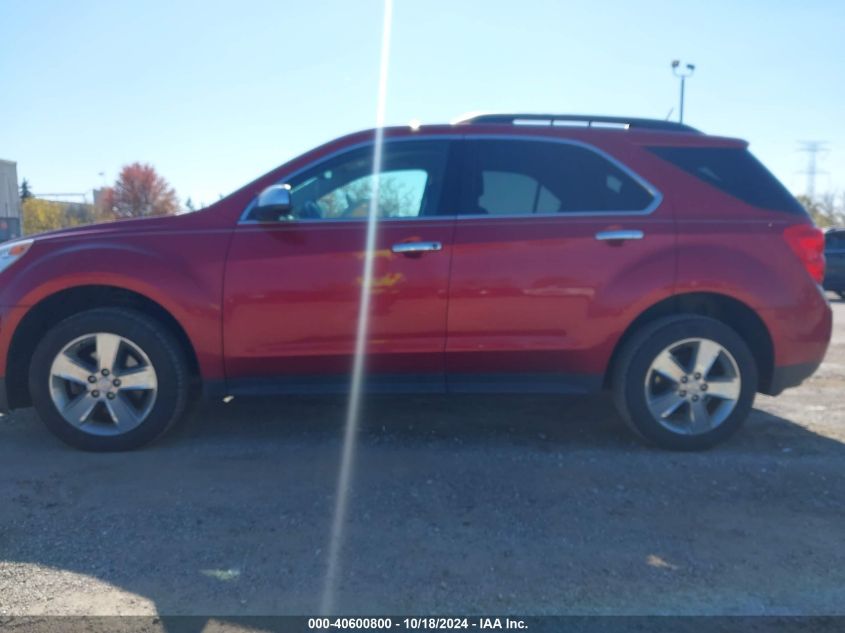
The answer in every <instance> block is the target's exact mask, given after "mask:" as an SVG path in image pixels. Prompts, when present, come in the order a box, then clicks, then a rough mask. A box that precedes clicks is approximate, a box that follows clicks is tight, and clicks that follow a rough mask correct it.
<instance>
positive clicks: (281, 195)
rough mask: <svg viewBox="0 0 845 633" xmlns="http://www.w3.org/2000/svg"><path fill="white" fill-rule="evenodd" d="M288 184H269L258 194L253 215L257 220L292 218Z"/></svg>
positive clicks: (269, 220)
mask: <svg viewBox="0 0 845 633" xmlns="http://www.w3.org/2000/svg"><path fill="white" fill-rule="evenodd" d="M291 211H292V203H291V199H290V185H270V186H269V187H267V188H266V189H265V190H264V191H262V192H261V193H260V194H259V195H258V199H257V200H256V201H255V209H254V210H253V216H254V217H255V219H256V220H258V221H259V222H278V221H279V220H286V219H288V220H289V219H293V218H292V217H291V215H290V213H291Z"/></svg>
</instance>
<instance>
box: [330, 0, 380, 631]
mask: <svg viewBox="0 0 845 633" xmlns="http://www.w3.org/2000/svg"><path fill="white" fill-rule="evenodd" d="M392 21H393V0H385V2H384V23H383V26H382V37H381V62H380V65H379V83H378V98H377V106H376V132H375V147H374V152H373V178H372V190H371V194H370V205H369V210H368V213H367V236H366V245H365V250H364V270H363V274H362V278H361V299H360V303H359V308H358V327H357V332H356V338H355V359H354V362H353V365H352V381H351V385H350V388H349V402H348V404H347V409H346V423H345V428H344V435H343V450H342V453H341V461H340V470H339V473H338V480H337V490H336V495H335V509H334V518H333V520H332V527H331V536H330V540H329V552H328V557H329V558H328V567H327V570H326V578H325V584H324V587H323V597H322V601H321V608H320V612H321V613H323V614H325V615H328V614H330V613H332V611H333V610H334V603H335V596H336V593H337V585H338V576H339V574H340V556H341V550H342V544H343V528H344V526H345V524H346V514H347V509H348V504H349V492H350V484H351V483H352V472H353V469H354V465H355V449H356V440H357V435H358V427H359V424H360V418H361V400H362V394H363V387H364V380H365V378H366V375H365V373H366V364H365V359H366V354H367V342H368V335H369V325H370V301H371V298H372V288H373V264H374V261H375V252H376V245H377V244H376V238H377V236H378V212H379V185H380V172H381V166H382V155H383V150H384V120H385V107H386V102H387V72H388V62H389V59H390V32H391V25H392Z"/></svg>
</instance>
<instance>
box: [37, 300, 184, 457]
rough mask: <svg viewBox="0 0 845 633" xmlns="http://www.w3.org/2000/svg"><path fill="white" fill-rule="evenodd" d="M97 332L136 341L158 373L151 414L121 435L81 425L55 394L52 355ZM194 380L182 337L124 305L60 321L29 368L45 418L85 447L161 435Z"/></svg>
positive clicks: (124, 444) (140, 442)
mask: <svg viewBox="0 0 845 633" xmlns="http://www.w3.org/2000/svg"><path fill="white" fill-rule="evenodd" d="M97 332H103V333H108V334H115V335H118V336H121V337H124V338H125V339H128V340H130V341H132V342H133V343H134V344H136V345H137V346H138V347H139V348H140V349H141V350H142V351H143V352H144V353H145V354H146V355H147V356H148V358H149V361H150V363H151V364H152V366H153V368H154V370H155V372H156V375H157V381H158V384H157V394H156V398H155V401H154V404H153V405H152V408H151V409H150V410H149V414H148V415H147V417H146V418H144V419H143V421H142V422H141V423H140V424H139V425H138V426H137V427H135V428H133V429H132V430H130V431H127V432H125V433H122V434H118V435H94V434H91V433H86V432H85V431H82V430H80V429H79V428H78V427H75V426H74V425H72V424H71V423H70V422H68V421H66V420H65V418H64V417H63V416H62V414H61V413H59V410H58V409H57V407H56V405H55V404H54V402H53V398H52V396H51V390H50V381H51V378H50V373H51V366H52V363H53V360H54V359H55V358H56V356H57V355H58V354H59V353H60V352H61V351H62V350H63V349H64V348H65V346H66V345H68V344H69V343H70V342H71V341H74V340H76V339H78V338H80V337H84V336H87V335H89V334H93V333H97ZM189 386H190V377H189V371H188V365H187V362H186V360H185V354H184V351H183V350H182V348H181V346H180V345H179V343H178V341H177V340H176V339H175V338H174V337H173V335H171V334H170V332H169V331H168V330H167V329H166V328H165V327H163V326H162V325H161V324H160V323H158V322H157V321H155V320H154V319H151V318H149V317H147V316H146V315H144V314H142V313H139V312H136V311H134V310H129V309H124V308H99V309H94V310H90V311H87V312H81V313H79V314H76V315H74V316H72V317H69V318H67V319H65V320H64V321H62V322H60V323H59V324H58V325H56V326H54V327H53V328H52V329H50V330H49V331H48V332H47V334H46V335H45V336H44V338H43V339H42V340H41V342H40V343H39V344H38V346H37V347H36V349H35V352H34V353H33V356H32V362H31V364H30V371H29V389H30V394H31V395H32V402H33V405H34V406H35V409H36V411H37V412H38V414H39V416H40V417H41V419H42V420H43V421H44V424H45V425H46V426H47V428H48V429H50V431H52V432H53V433H54V434H55V435H56V436H58V437H59V438H60V439H61V440H63V441H64V442H66V443H67V444H70V445H71V446H73V447H75V448H78V449H81V450H85V451H98V452H104V451H127V450H132V449H136V448H139V447H141V446H144V445H146V444H148V443H150V442H152V441H153V440H155V439H157V438H159V437H160V436H162V435H163V434H164V433H166V432H167V431H168V430H169V429H170V428H171V427H172V426H173V425H174V424H175V423H176V422H177V421H178V420H179V419H180V417H181V416H182V414H183V412H184V411H185V408H186V405H187V404H188V394H189Z"/></svg>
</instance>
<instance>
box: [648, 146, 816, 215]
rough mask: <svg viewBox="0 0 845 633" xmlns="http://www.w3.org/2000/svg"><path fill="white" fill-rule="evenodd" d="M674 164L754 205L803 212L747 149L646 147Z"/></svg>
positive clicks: (799, 204)
mask: <svg viewBox="0 0 845 633" xmlns="http://www.w3.org/2000/svg"><path fill="white" fill-rule="evenodd" d="M649 149H650V150H651V151H652V152H653V153H655V154H657V155H658V156H659V157H660V158H662V159H664V160H667V161H669V162H670V163H672V164H673V165H675V166H676V167H680V168H681V169H683V170H684V171H685V172H687V173H689V174H692V175H693V176H695V177H696V178H699V179H700V180H703V181H704V182H706V183H707V184H709V185H712V186H714V187H716V188H717V189H720V190H722V191H724V192H725V193H728V194H730V195H732V196H733V197H735V198H739V199H740V200H742V201H743V202H746V203H748V204H750V205H753V206H755V207H762V208H764V209H772V210H774V211H785V212H786V213H793V214H796V215H806V211H805V210H804V207H802V206H801V203H800V202H798V201H797V200H796V199H795V198H794V197H793V196H792V194H791V193H789V191H787V189H786V187H784V186H783V185H782V184H781V183H780V181H779V180H778V179H777V178H775V177H774V176H773V175H772V173H771V172H770V171H769V170H768V169H766V168H765V167H764V166H763V164H762V163H761V162H760V161H759V160H757V159H756V158H754V155H753V154H752V153H751V152H749V151H748V150H747V149H740V148H734V147H650V148H649Z"/></svg>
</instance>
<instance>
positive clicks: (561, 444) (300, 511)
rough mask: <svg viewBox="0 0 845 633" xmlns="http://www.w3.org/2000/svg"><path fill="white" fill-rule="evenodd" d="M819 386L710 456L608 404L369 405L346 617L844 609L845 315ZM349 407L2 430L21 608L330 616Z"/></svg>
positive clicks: (287, 407)
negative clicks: (326, 582) (74, 444)
mask: <svg viewBox="0 0 845 633" xmlns="http://www.w3.org/2000/svg"><path fill="white" fill-rule="evenodd" d="M834 309H835V317H834V319H835V328H836V331H835V334H834V341H833V344H832V346H831V349H830V352H829V354H828V358H827V359H826V362H825V364H824V365H823V366H822V368H821V369H820V371H819V372H818V373H817V374H816V375H815V376H814V377H813V378H812V380H810V381H809V382H807V383H806V384H805V385H804V386H802V387H801V388H799V389H795V390H792V391H789V392H787V393H786V394H784V395H783V396H781V397H779V398H768V397H764V396H760V397H759V398H758V400H757V404H756V408H755V411H754V413H753V414H752V417H751V419H750V420H749V423H748V424H747V425H746V426H745V427H744V429H743V430H742V431H741V432H740V433H739V434H738V435H737V436H736V438H735V439H733V440H732V441H731V442H729V443H728V444H726V445H724V446H722V447H720V448H718V449H715V450H713V451H710V452H707V453H700V454H678V453H667V452H661V451H659V450H655V449H652V448H649V447H645V446H642V445H640V444H639V443H637V442H635V441H634V440H632V439H631V437H630V436H629V435H628V433H627V431H626V430H625V429H624V427H623V425H622V423H621V422H620V421H619V418H618V417H617V415H616V414H615V412H614V411H613V409H612V406H611V404H610V403H609V402H608V399H607V398H605V397H599V398H582V399H575V398H561V397H537V396H529V397H505V396H495V397H488V396H484V397H481V396H453V397H450V398H446V397H431V396H426V397H402V398H398V397H397V398H393V397H391V398H380V399H374V400H372V401H370V402H369V403H368V405H367V410H366V415H365V423H364V428H363V430H362V434H361V439H360V447H359V452H358V459H357V468H356V471H355V480H354V492H353V494H352V496H351V499H350V506H349V511H350V521H349V524H348V528H347V531H346V540H345V547H344V550H343V552H344V555H343V558H342V565H341V571H342V573H341V579H340V583H339V592H338V595H337V598H336V606H337V609H338V610H339V611H342V612H345V613H371V614H372V613H393V614H397V613H417V614H420V613H449V612H451V613H456V612H460V613H482V614H484V613H508V612H513V613H526V614H544V613H548V614H558V613H566V614H623V613H624V614H716V613H719V614H763V613H765V614H845V544H843V536H845V400H843V396H845V389H843V387H845V303H843V302H841V301H838V300H837V301H834ZM343 411H344V402H343V401H342V400H340V399H338V400H328V401H327V400H325V399H317V398H298V399H289V400H275V401H270V400H266V401H264V400H262V401H246V400H244V401H239V402H234V403H232V404H230V405H225V406H224V405H206V406H203V407H202V408H201V409H200V410H199V411H198V412H197V414H196V416H195V417H194V419H193V420H192V421H191V422H190V423H189V424H188V425H186V426H185V427H184V428H182V429H181V430H180V431H178V432H177V433H175V434H174V435H173V436H171V437H169V438H168V439H166V440H165V441H163V442H161V443H159V444H157V445H155V446H154V447H151V448H150V449H147V450H144V451H140V452H135V453H128V454H118V455H93V454H85V453H79V452H75V451H73V450H71V449H68V448H65V447H64V446H63V445H62V444H60V443H59V442H58V441H57V440H54V439H53V438H52V437H51V436H50V435H49V434H48V433H47V431H46V430H45V429H43V428H42V426H41V425H40V423H39V422H38V421H37V419H36V418H35V415H34V413H33V412H32V411H30V410H26V411H21V412H16V413H15V414H13V415H11V416H6V417H3V418H0V500H2V504H0V616H7V615H24V614H30V615H47V614H155V613H159V614H207V613H214V614H219V615H238V614H242V615H245V614H286V613H294V614H303V613H314V612H315V611H316V610H317V609H318V607H319V601H320V593H321V590H322V585H323V578H324V575H325V569H326V563H327V561H326V557H327V551H328V536H329V530H330V521H331V513H332V510H333V507H334V486H335V480H336V476H337V464H338V457H339V454H340V448H341V444H340V438H341V434H342V424H341V423H342V419H343Z"/></svg>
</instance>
